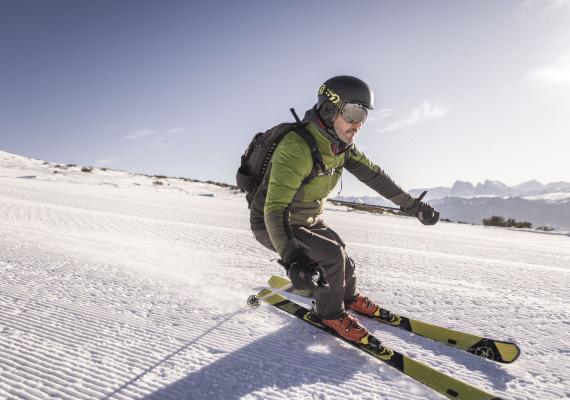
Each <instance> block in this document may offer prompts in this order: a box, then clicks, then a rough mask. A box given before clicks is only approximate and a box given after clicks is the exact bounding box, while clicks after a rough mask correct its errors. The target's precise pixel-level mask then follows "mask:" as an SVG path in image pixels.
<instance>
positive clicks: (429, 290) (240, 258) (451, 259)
mask: <svg viewBox="0 0 570 400" xmlns="http://www.w3.org/2000/svg"><path fill="white" fill-rule="evenodd" d="M53 171H58V173H56V174H54V173H53ZM31 176H33V177H34V178H30V177H31ZM156 181H162V182H163V184H162V185H158V184H155V183H154V182H156ZM0 218H1V223H0V276H1V277H2V280H1V281H0V398H7V399H20V398H21V399H49V398H60V399H94V398H97V399H139V398H148V399H236V398H243V399H291V398H295V399H344V398H354V399H440V398H443V397H442V396H441V395H438V394H436V393H435V392H433V391H432V390H431V389H429V388H426V387H425V386H423V385H422V384H420V383H418V382H416V381H414V380H412V379H410V378H407V377H405V376H403V375H402V374H401V373H399V372H398V371H396V370H394V369H392V368H390V367H389V366H387V365H385V364H383V363H380V362H378V361H376V360H374V359H372V358H370V357H368V356H367V355H365V354H363V353H361V352H359V351H357V350H355V349H354V348H352V347H350V346H348V345H346V344H344V343H342V342H340V341H338V340H337V339H335V338H333V337H331V336H329V335H327V334H325V333H322V332H320V331H317V330H316V329H314V328H313V327H311V326H310V325H308V324H304V323H303V322H301V321H298V320H297V319H295V318H293V317H291V316H289V315H286V314H285V313H283V312H280V311H279V310H276V309H274V308H272V307H270V306H268V305H262V306H261V307H260V308H259V309H257V310H255V311H252V310H249V309H247V307H246V306H245V300H246V299H247V297H248V296H249V295H250V294H253V293H256V292H257V291H258V290H259V289H260V288H261V287H263V286H265V284H266V281H267V279H268V278H269V277H270V276H271V275H272V274H282V268H281V267H280V266H279V265H278V264H277V263H276V262H274V261H273V260H274V259H275V258H276V255H275V254H273V253H271V252H269V251H267V250H265V249H264V248H263V247H262V246H260V245H259V244H257V243H256V242H255V241H254V239H253V236H252V234H251V232H250V230H249V217H248V210H247V206H246V202H245V199H244V198H243V195H241V194H238V193H235V191H232V190H229V189H223V188H220V187H218V186H214V185H208V184H204V183H197V182H189V181H184V180H181V179H173V178H162V179H161V178H156V177H148V176H144V175H137V174H129V173H126V172H120V171H110V170H107V171H104V170H101V169H96V168H95V169H93V170H92V171H91V172H82V171H81V167H67V168H57V167H55V164H53V163H44V162H42V161H38V160H30V159H27V158H24V157H19V156H14V155H11V154H9V153H4V152H0ZM327 221H328V223H329V225H330V226H331V227H333V228H334V229H335V230H337V231H338V233H339V234H341V236H342V237H343V239H344V240H345V241H346V243H347V248H348V250H349V252H350V254H351V255H352V256H353V257H354V258H355V260H356V265H357V275H358V278H359V287H360V289H361V291H362V292H363V293H365V294H366V295H368V296H369V297H371V298H373V299H375V300H377V301H378V302H380V303H381V304H382V305H383V306H385V307H386V308H388V309H391V310H392V311H394V312H397V313H400V314H403V315H406V316H409V317H413V318H416V319H420V320H424V321H429V322H433V323H437V324H443V325H445V326H448V327H450V328H453V329H458V330H463V331H468V332H473V333H476V334H482V335H486V336H489V337H492V338H495V339H502V340H513V341H515V342H516V343H518V344H519V345H520V346H521V348H522V355H521V357H520V358H519V360H517V361H516V362H515V363H514V364H510V365H500V364H496V363H493V362H490V361H487V360H482V359H479V358H477V357H475V356H472V355H469V354H465V353H463V352H460V351H458V350H456V349H453V348H450V347H447V346H444V345H442V344H439V343H435V342H432V341H429V340H427V339H424V338H421V337H417V336H414V335H412V334H410V333H408V332H405V331H402V330H399V329H396V328H393V327H390V326H387V325H382V324H379V323H377V322H374V321H368V320H365V319H364V318H361V322H362V323H363V324H365V325H366V326H367V327H368V328H369V329H370V330H371V331H373V332H374V333H375V334H376V335H377V336H379V337H380V338H381V339H382V340H383V341H384V342H385V343H386V344H387V345H390V346H391V347H393V348H394V349H396V350H399V351H402V352H403V353H405V354H407V355H409V356H411V357H414V358H416V359H417V360H418V361H421V362H424V363H426V364H429V365H431V366H433V367H435V368H437V369H439V370H441V371H444V372H446V373H450V374H452V375H453V376H455V377H457V378H459V379H463V380H466V381H468V382H469V383H471V384H473V385H476V386H479V387H481V388H484V389H486V390H487V391H490V392H493V393H495V394H497V395H499V396H501V397H503V398H508V399H562V398H570V367H569V366H570V335H569V333H568V332H569V328H570V306H568V302H569V295H568V287H569V286H570V241H569V238H568V237H565V236H555V235H537V234H532V233H528V232H517V231H513V230H507V229H500V228H492V227H482V226H471V225H459V224H450V223H440V224H438V225H436V226H433V227H425V226H422V225H421V224H420V223H418V221H415V220H413V219H409V218H402V217H395V216H386V215H371V214H366V213H356V212H349V211H347V210H346V208H343V207H330V208H329V209H328V210H327Z"/></svg>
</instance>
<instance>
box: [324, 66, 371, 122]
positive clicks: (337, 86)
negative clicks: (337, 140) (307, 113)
mask: <svg viewBox="0 0 570 400" xmlns="http://www.w3.org/2000/svg"><path fill="white" fill-rule="evenodd" d="M349 103H354V104H360V105H361V106H363V107H365V108H366V109H368V110H372V109H373V108H374V93H373V92H372V90H370V88H369V87H368V85H367V84H366V82H364V81H363V80H361V79H358V78H356V77H354V76H349V75H340V76H335V77H333V78H330V79H329V80H327V81H326V82H325V83H323V84H322V85H321V87H320V88H319V93H318V101H317V110H318V111H319V115H320V116H321V118H322V119H323V121H324V122H325V124H326V125H327V126H329V127H331V126H332V120H333V119H334V117H335V115H336V113H337V112H338V111H339V110H342V108H343V106H344V105H345V104H349Z"/></svg>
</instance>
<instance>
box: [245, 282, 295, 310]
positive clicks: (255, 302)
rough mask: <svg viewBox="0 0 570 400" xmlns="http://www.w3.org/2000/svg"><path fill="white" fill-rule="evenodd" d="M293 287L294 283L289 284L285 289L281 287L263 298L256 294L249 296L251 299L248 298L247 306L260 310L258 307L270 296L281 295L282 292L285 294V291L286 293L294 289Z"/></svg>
mask: <svg viewBox="0 0 570 400" xmlns="http://www.w3.org/2000/svg"><path fill="white" fill-rule="evenodd" d="M292 287H293V284H292V283H289V284H287V285H285V286H283V287H280V288H279V289H275V290H272V291H270V292H269V293H267V294H264V295H263V296H261V297H259V296H258V295H256V294H252V295H251V296H249V297H248V298H247V305H248V306H250V307H251V308H253V309H255V308H258V307H259V306H260V305H261V300H263V299H266V298H267V297H270V296H272V295H274V294H277V293H280V292H284V291H286V290H287V289H290V288H292Z"/></svg>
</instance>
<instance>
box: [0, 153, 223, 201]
mask: <svg viewBox="0 0 570 400" xmlns="http://www.w3.org/2000/svg"><path fill="white" fill-rule="evenodd" d="M0 176H2V177H12V178H20V179H36V180H41V181H52V182H68V183H80V184H87V185H108V186H114V187H131V186H141V187H154V188H156V189H157V190H158V189H163V190H175V191H180V192H183V193H186V194H191V195H200V196H214V195H216V194H217V195H220V194H223V195H227V193H228V191H227V190H224V189H223V188H222V187H221V186H222V185H221V184H212V183H206V182H200V181H197V180H193V179H189V178H175V177H166V176H160V175H155V176H150V175H145V174H137V173H129V172H125V171H117V170H113V169H109V168H96V167H89V166H81V165H75V164H64V163H55V162H48V161H42V160H37V159H33V158H28V157H23V156H20V155H16V154H11V153H7V152H5V151H1V150H0Z"/></svg>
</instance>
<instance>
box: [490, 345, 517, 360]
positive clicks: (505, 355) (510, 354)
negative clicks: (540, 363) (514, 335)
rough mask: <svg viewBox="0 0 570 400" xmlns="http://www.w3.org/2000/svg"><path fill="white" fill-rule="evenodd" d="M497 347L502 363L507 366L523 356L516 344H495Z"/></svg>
mask: <svg viewBox="0 0 570 400" xmlns="http://www.w3.org/2000/svg"><path fill="white" fill-rule="evenodd" d="M495 346H497V350H498V351H499V354H500V356H501V360H500V361H501V362H503V363H505V364H510V363H512V362H515V361H516V360H517V358H519V356H520V355H521V349H520V347H519V346H518V345H517V344H515V343H508V342H495Z"/></svg>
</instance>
